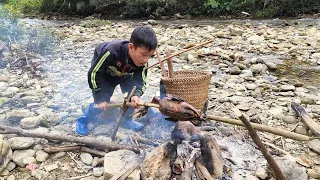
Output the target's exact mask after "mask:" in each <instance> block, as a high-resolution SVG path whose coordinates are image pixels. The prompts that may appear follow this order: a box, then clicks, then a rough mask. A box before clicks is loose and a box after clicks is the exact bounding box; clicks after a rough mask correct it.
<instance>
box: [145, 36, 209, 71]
mask: <svg viewBox="0 0 320 180" xmlns="http://www.w3.org/2000/svg"><path fill="white" fill-rule="evenodd" d="M213 41H214V40H210V41H207V42H204V43H201V44H198V45H196V46H193V47H191V48H188V49H185V50H183V51H180V52H178V53H175V54H172V55H171V56H168V57H166V58H164V59H162V60H161V62H163V61H167V60H169V59H170V58H173V57H175V56H178V55H180V54H182V53H185V52H187V51H190V50H192V49H195V48H197V47H200V46H204V45H206V44H209V43H211V42H213ZM159 63H160V62H157V63H156V64H153V65H151V66H150V67H148V69H151V68H153V67H155V66H157V65H158V64H159Z"/></svg>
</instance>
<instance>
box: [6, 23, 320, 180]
mask: <svg viewBox="0 0 320 180" xmlns="http://www.w3.org/2000/svg"><path fill="white" fill-rule="evenodd" d="M142 24H144V25H151V26H152V27H153V28H154V30H155V31H156V33H157V38H158V41H159V45H160V46H159V52H160V53H161V55H162V57H164V55H165V52H167V51H170V52H171V53H174V52H178V51H180V50H183V49H186V48H188V47H192V46H194V45H196V44H198V43H200V42H204V41H206V40H210V39H214V42H213V43H211V44H209V45H206V46H205V47H201V48H198V49H196V50H192V51H190V52H187V53H184V54H182V55H180V56H178V57H175V58H173V65H174V70H188V69H191V70H201V71H208V72H213V73H215V75H214V76H213V77H212V79H211V82H210V90H209V108H208V114H213V115H219V116H225V117H231V118H234V114H233V112H232V108H234V107H237V108H238V109H240V110H241V111H242V112H243V113H244V114H245V115H246V116H247V117H249V118H250V121H251V122H255V123H260V124H264V125H268V126H272V127H277V128H281V129H286V130H290V131H293V132H296V133H300V134H304V135H309V136H311V135H312V134H310V132H309V130H308V128H307V127H306V126H305V125H304V124H303V123H302V122H301V121H300V120H299V119H298V118H297V117H296V116H295V113H294V111H293V110H292V109H291V107H290V104H291V102H292V101H294V102H297V103H299V104H301V105H302V106H303V107H304V108H305V109H306V111H307V112H308V113H309V115H310V116H311V117H312V118H313V119H315V120H316V121H317V122H318V123H320V121H319V120H320V85H319V78H318V77H319V75H320V48H319V47H320V46H319V45H320V21H319V20H313V21H312V23H310V22H308V21H306V22H303V21H298V20H284V21H279V23H278V21H277V23H272V21H261V22H258V23H257V21H254V22H251V21H250V20H248V21H229V22H228V21H227V22H223V23H219V22H217V23H190V22H183V23H181V22H180V23H176V22H169V23H168V21H159V22H157V21H155V20H149V21H145V22H143V21H141V22H140V21H134V22H133V21H115V22H112V23H110V24H108V25H103V26H98V27H92V28H84V27H81V26H79V25H77V24H74V23H69V24H64V25H62V26H53V27H52V28H53V29H54V31H55V33H56V34H57V35H59V36H60V37H61V39H62V40H61V42H60V43H59V44H57V45H56V47H55V48H56V49H55V53H54V55H50V56H46V57H44V60H45V61H46V62H45V63H43V69H44V71H42V72H41V78H39V77H38V76H37V77H36V76H34V75H33V74H32V73H30V72H29V71H25V70H23V68H20V69H19V68H12V67H7V68H2V69H0V72H1V74H0V107H1V109H0V120H1V121H0V122H1V124H2V125H10V126H19V127H21V128H23V129H28V130H34V131H38V132H44V133H46V132H50V133H58V134H65V135H75V133H74V131H73V130H74V123H75V120H76V118H77V117H79V116H81V115H82V111H81V109H82V106H83V105H84V104H86V103H87V102H88V101H90V100H89V99H90V97H91V91H90V89H89V87H88V85H87V71H88V68H89V67H90V61H91V58H92V55H93V50H94V48H95V46H96V45H97V44H99V43H101V42H103V41H109V40H113V39H129V37H130V33H131V32H132V30H133V28H134V27H135V26H136V25H142ZM4 58H5V57H4ZM157 61H158V60H157V59H156V58H152V59H151V60H150V63H149V64H154V63H156V62H157ZM160 71H161V70H160V69H159V68H153V69H151V70H150V71H149V72H148V77H147V78H148V84H147V90H146V92H145V94H144V96H143V97H142V99H143V100H144V101H151V99H152V97H153V96H155V95H159V80H160V77H161V75H160V73H161V72H160ZM122 100H123V95H122V94H121V93H120V92H117V93H115V94H114V98H113V102H121V101H122ZM152 112H153V114H152V116H147V118H144V119H143V120H142V121H144V122H147V124H146V127H145V129H144V130H143V131H142V132H139V133H138V134H139V136H141V137H145V138H147V139H150V140H152V141H154V142H156V143H162V142H165V141H167V140H169V139H170V133H171V130H172V129H173V126H174V124H173V123H169V122H168V123H163V122H161V123H160V122H159V119H160V113H159V112H158V111H157V109H152ZM118 113H119V109H116V108H114V109H112V110H111V109H110V111H109V112H108V115H107V116H108V117H109V118H108V119H109V120H108V121H101V122H96V123H91V124H90V130H91V133H90V136H91V137H96V138H98V139H103V140H106V141H110V142H111V139H110V138H109V137H110V133H111V130H112V128H113V126H114V121H112V119H115V118H116V117H117V115H118ZM207 124H208V123H207ZM209 124H210V125H212V126H213V127H214V131H211V132H208V133H210V134H213V135H214V136H215V137H216V139H217V141H218V144H219V145H220V148H221V150H222V154H223V159H224V165H225V171H226V172H227V173H226V176H225V177H224V178H225V179H231V178H232V179H269V178H270V175H268V173H267V172H268V168H267V163H266V160H265V159H264V158H263V156H262V154H261V153H260V151H259V150H258V149H257V147H256V146H255V145H254V143H253V142H252V140H251V138H250V137H249V136H248V134H247V131H246V130H245V128H243V127H238V126H234V125H228V124H223V123H219V122H214V121H212V122H210V123H209ZM130 135H135V132H133V131H129V130H126V129H122V128H120V131H119V133H118V140H117V142H118V143H121V144H126V145H134V146H137V147H140V148H141V149H144V150H145V152H150V151H151V150H152V146H147V145H143V144H137V143H134V141H132V139H130ZM259 135H260V138H261V139H262V140H263V142H267V143H268V144H272V145H274V147H277V148H278V149H276V148H274V147H271V146H267V147H268V149H269V151H270V152H271V153H272V154H273V156H274V157H276V159H277V162H278V163H279V165H280V167H282V169H283V172H284V174H285V175H286V176H287V179H297V180H303V179H319V178H320V141H319V140H313V141H311V142H298V141H294V140H291V139H286V138H282V137H278V136H276V135H273V134H269V133H263V132H259ZM1 144H2V152H1V154H2V155H3V156H4V155H5V158H4V159H5V160H7V161H5V163H3V165H2V166H0V169H4V170H3V171H2V173H1V178H2V179H67V178H70V177H76V176H77V177H79V178H78V179H81V177H80V176H82V175H87V176H86V177H82V179H103V173H104V171H105V173H110V174H114V173H117V169H119V168H120V169H121V167H122V165H123V164H122V163H123V162H122V163H121V158H122V157H131V156H132V152H130V151H129V152H128V151H127V150H119V151H115V152H112V153H108V154H107V155H106V156H107V157H108V158H110V162H111V160H114V163H110V164H108V165H107V166H108V167H103V165H93V162H94V161H95V160H96V159H97V158H98V157H96V155H92V154H89V153H84V152H82V153H81V152H78V151H73V152H60V153H49V154H48V153H46V152H44V150H43V149H44V148H45V147H46V146H47V145H52V146H54V145H56V146H57V145H59V146H62V145H66V144H68V143H67V142H59V141H51V140H50V141H48V140H45V139H40V138H31V137H19V136H16V135H4V137H2V138H1ZM279 149H282V150H283V151H279ZM8 152H9V153H8ZM284 152H286V153H284ZM289 155H291V156H289ZM119 159H120V160H119ZM128 159H130V158H128ZM297 159H298V160H300V161H302V162H304V163H300V164H298V163H296V160H297ZM106 171H107V172H106ZM131 177H132V178H133V179H138V177H139V171H138V170H136V171H135V172H134V173H133V174H132V175H131Z"/></svg>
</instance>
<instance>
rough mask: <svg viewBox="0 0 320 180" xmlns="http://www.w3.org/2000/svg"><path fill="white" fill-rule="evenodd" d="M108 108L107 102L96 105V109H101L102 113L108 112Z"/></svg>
mask: <svg viewBox="0 0 320 180" xmlns="http://www.w3.org/2000/svg"><path fill="white" fill-rule="evenodd" d="M107 106H108V103H107V102H106V101H104V102H102V103H99V104H95V106H94V107H95V108H97V109H100V110H102V111H106V110H107Z"/></svg>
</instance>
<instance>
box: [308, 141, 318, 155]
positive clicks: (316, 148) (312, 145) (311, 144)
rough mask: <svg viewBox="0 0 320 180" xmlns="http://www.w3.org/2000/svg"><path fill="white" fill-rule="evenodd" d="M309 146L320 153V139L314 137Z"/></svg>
mask: <svg viewBox="0 0 320 180" xmlns="http://www.w3.org/2000/svg"><path fill="white" fill-rule="evenodd" d="M308 146H309V148H310V149H311V150H313V151H314V152H316V153H318V154H320V140H319V139H314V140H311V141H310V142H309V143H308Z"/></svg>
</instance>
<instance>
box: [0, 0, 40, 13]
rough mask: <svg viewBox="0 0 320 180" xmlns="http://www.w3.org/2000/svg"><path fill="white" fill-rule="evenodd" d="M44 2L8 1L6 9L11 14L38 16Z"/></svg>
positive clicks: (36, 0) (30, 0) (35, 0)
mask: <svg viewBox="0 0 320 180" xmlns="http://www.w3.org/2000/svg"><path fill="white" fill-rule="evenodd" d="M42 3H43V0H8V1H7V3H6V8H7V9H9V10H10V11H11V12H16V13H23V14H29V15H31V14H37V13H38V12H39V10H40V8H41V6H42Z"/></svg>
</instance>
